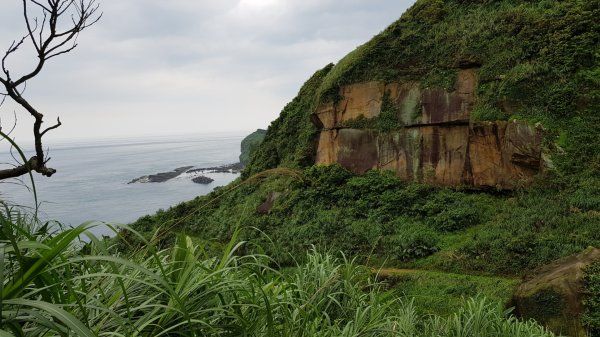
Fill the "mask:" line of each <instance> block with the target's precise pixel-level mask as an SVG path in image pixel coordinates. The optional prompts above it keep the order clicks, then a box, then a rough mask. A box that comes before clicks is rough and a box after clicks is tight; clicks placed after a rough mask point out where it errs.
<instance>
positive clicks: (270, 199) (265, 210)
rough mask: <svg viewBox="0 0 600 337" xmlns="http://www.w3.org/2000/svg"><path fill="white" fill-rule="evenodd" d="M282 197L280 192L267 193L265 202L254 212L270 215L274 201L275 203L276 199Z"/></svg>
mask: <svg viewBox="0 0 600 337" xmlns="http://www.w3.org/2000/svg"><path fill="white" fill-rule="evenodd" d="M282 195H283V193H282V192H269V194H267V198H266V200H265V201H264V202H263V203H262V204H260V205H259V206H258V207H257V208H256V212H258V214H269V213H271V209H273V205H274V204H275V201H277V199H279V198H280V197H281V196H282Z"/></svg>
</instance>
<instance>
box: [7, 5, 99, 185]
mask: <svg viewBox="0 0 600 337" xmlns="http://www.w3.org/2000/svg"><path fill="white" fill-rule="evenodd" d="M22 2H23V12H22V15H23V17H24V19H25V25H26V27H27V31H26V33H25V34H24V36H23V37H22V38H20V39H18V40H14V41H13V42H12V44H11V45H10V47H9V48H8V50H7V51H6V53H5V54H4V56H3V57H2V62H1V67H2V73H0V84H1V86H0V105H1V103H2V102H4V100H5V99H7V98H10V99H12V100H14V101H15V102H16V103H18V104H19V105H20V106H21V107H22V108H24V109H25V110H26V111H27V112H28V113H29V114H30V115H31V116H33V118H34V123H33V139H34V145H35V155H34V156H33V157H31V158H30V159H29V160H28V161H26V162H24V163H18V164H17V165H15V166H14V167H12V168H9V169H1V170H0V180H3V179H8V178H15V177H19V176H22V175H24V174H27V173H29V172H31V171H35V172H38V173H41V174H42V175H44V176H47V177H50V176H52V175H53V174H54V173H55V172H56V170H55V169H53V168H50V167H48V166H46V164H47V163H48V160H49V158H46V157H45V154H46V153H45V152H44V148H43V146H42V137H44V135H45V134H46V133H47V132H49V131H51V130H54V129H56V128H58V127H59V126H61V122H60V118H57V121H56V124H54V125H52V126H49V127H47V128H42V124H43V123H44V120H43V119H44V115H43V114H42V113H41V112H39V111H38V110H37V109H36V108H35V107H34V106H33V105H31V104H30V103H29V101H28V100H27V99H26V98H25V97H24V96H23V94H24V91H25V88H26V86H27V81H29V80H31V79H32V78H34V77H35V76H37V75H38V74H39V73H40V71H42V69H43V68H44V66H45V65H46V62H47V61H48V60H50V59H51V58H53V57H55V56H59V55H62V54H65V53H68V52H70V51H72V50H73V49H75V47H77V38H78V36H79V33H80V32H82V31H83V30H84V29H86V28H88V27H90V26H91V25H93V24H95V23H96V22H98V20H99V19H100V17H101V16H102V13H101V12H99V11H98V8H99V5H98V4H97V2H96V0H22ZM34 12H35V13H38V15H34V14H33V13H34ZM24 43H31V44H32V46H33V48H34V50H35V52H36V54H37V55H36V56H37V62H36V64H35V65H34V67H33V69H32V70H31V71H29V72H27V73H25V74H24V75H20V76H17V77H13V76H12V74H11V72H10V70H9V69H8V67H7V62H6V61H7V60H8V59H9V58H10V57H11V55H14V53H15V52H16V51H17V50H18V49H19V48H20V47H22V46H23V44H24ZM2 87H3V88H2ZM0 131H1V128H0ZM2 134H4V133H2ZM4 135H5V134H4Z"/></svg>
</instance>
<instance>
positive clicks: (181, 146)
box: [0, 133, 246, 235]
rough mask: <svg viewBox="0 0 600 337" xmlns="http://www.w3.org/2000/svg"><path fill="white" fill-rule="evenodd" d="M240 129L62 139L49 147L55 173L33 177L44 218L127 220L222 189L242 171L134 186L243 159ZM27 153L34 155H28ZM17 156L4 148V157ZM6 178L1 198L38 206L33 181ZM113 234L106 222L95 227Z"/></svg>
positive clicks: (1, 155)
mask: <svg viewBox="0 0 600 337" xmlns="http://www.w3.org/2000/svg"><path fill="white" fill-rule="evenodd" d="M245 136H246V134H242V133H214V134H201V135H195V136H163V137H148V138H128V139H112V140H96V141H85V142H63V143H57V144H52V145H50V152H49V153H50V157H51V158H52V159H51V160H50V162H49V164H48V166H49V167H52V168H55V169H56V170H57V173H56V174H55V175H53V176H52V177H50V178H47V177H43V176H41V175H39V174H34V179H35V185H36V189H37V194H38V202H39V204H40V207H39V217H40V219H42V220H43V221H47V220H56V221H59V222H61V223H63V224H65V225H72V226H76V225H79V224H81V223H83V222H86V221H100V222H106V223H114V224H127V223H131V222H133V221H135V220H136V219H138V218H139V217H141V216H143V215H146V214H152V213H155V212H156V211H157V210H159V209H167V208H168V207H170V206H173V205H176V204H178V203H180V202H182V201H186V200H190V199H193V198H194V197H196V196H200V195H205V194H208V193H209V192H210V191H212V190H213V189H214V188H215V187H217V186H223V185H226V184H228V183H230V182H231V181H233V180H235V179H236V178H237V177H238V176H239V174H233V173H206V174H205V176H207V177H210V178H212V179H214V181H213V182H212V183H210V184H208V185H202V184H197V183H194V182H192V181H191V177H190V176H189V175H187V174H184V175H181V176H179V177H177V178H174V179H171V180H168V181H166V182H161V183H135V184H128V182H130V181H131V180H132V179H135V178H138V177H140V176H144V175H150V174H156V173H159V172H168V171H172V170H174V169H176V168H179V167H184V166H194V167H196V168H205V167H217V166H221V165H227V164H232V163H236V162H238V156H239V154H240V142H241V140H242V139H243V138H244V137H245ZM26 156H27V158H29V157H30V156H31V153H26ZM11 160H12V159H11V157H10V154H9V153H8V152H7V151H6V149H4V148H3V149H2V150H0V162H3V163H6V162H10V161H11ZM21 180H22V183H18V182H17V181H15V180H11V181H2V182H0V199H2V200H5V201H8V202H9V203H10V204H14V205H20V206H23V207H25V208H32V207H33V206H34V205H35V202H34V198H33V194H32V193H31V192H30V191H29V190H28V188H27V187H25V186H23V184H26V185H28V186H30V185H31V184H30V182H29V178H28V177H27V176H25V177H22V179H21ZM92 231H93V232H94V233H95V234H97V235H112V232H111V231H110V230H109V229H108V228H107V227H106V226H104V225H99V226H97V227H95V228H94V229H93V230H92Z"/></svg>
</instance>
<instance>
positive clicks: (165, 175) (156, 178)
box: [128, 166, 193, 184]
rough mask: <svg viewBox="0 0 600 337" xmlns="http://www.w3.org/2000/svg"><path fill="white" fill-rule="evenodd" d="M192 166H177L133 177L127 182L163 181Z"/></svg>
mask: <svg viewBox="0 0 600 337" xmlns="http://www.w3.org/2000/svg"><path fill="white" fill-rule="evenodd" d="M192 167H193V166H183V167H179V168H176V169H174V170H173V171H171V172H161V173H157V174H151V175H147V176H141V177H139V178H136V179H133V180H132V181H130V182H129V183H128V184H133V183H163V182H165V181H167V180H171V179H173V178H175V177H178V176H180V175H181V174H183V173H185V172H186V171H187V170H189V169H191V168H192Z"/></svg>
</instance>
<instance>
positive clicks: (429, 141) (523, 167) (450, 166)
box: [312, 69, 542, 189]
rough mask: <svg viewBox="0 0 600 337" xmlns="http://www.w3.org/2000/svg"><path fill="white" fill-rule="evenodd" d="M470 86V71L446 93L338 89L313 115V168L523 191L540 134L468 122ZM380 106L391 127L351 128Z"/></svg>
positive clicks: (398, 86)
mask: <svg viewBox="0 0 600 337" xmlns="http://www.w3.org/2000/svg"><path fill="white" fill-rule="evenodd" d="M476 86H477V69H462V70H460V71H458V75H457V79H456V84H455V86H454V88H455V89H454V90H453V91H447V90H444V89H442V88H430V87H423V86H422V85H421V84H420V83H418V82H403V83H383V82H380V81H371V82H365V83H357V84H352V85H347V86H343V87H341V88H340V97H341V99H340V100H339V101H337V102H333V101H328V102H324V103H321V104H320V105H319V106H318V108H317V110H316V112H315V113H314V114H313V118H312V120H313V122H314V124H315V125H316V126H317V127H318V128H319V129H320V136H319V141H318V147H317V155H316V159H315V163H316V164H326V165H328V164H334V163H338V164H340V165H342V166H343V167H345V168H347V169H348V170H350V171H352V172H354V173H359V174H360V173H364V172H366V171H368V170H372V169H385V170H392V171H394V172H396V174H397V175H398V176H400V177H402V178H405V179H409V180H415V181H421V182H427V183H432V184H439V185H446V186H467V187H475V188H497V189H515V188H517V187H520V186H524V185H526V184H527V183H528V182H529V181H530V180H531V178H532V177H533V176H535V175H536V174H538V173H539V172H540V171H541V170H542V159H541V158H542V130H541V127H535V126H533V125H530V124H528V123H526V122H519V121H516V120H512V121H485V122H478V121H474V120H473V119H472V118H471V112H472V110H473V106H474V104H475V101H476V99H477V98H476V95H475V89H476ZM386 100H388V101H389V102H388V104H387V106H386V107H387V109H390V108H391V111H390V112H391V113H392V114H394V116H393V117H395V118H396V120H397V121H399V125H398V127H396V128H394V129H393V130H380V129H377V128H369V127H363V128H355V127H352V124H356V123H355V122H356V121H362V122H363V124H369V123H368V120H375V119H377V118H379V117H381V114H382V108H383V107H384V105H386V104H385V102H384V101H386ZM365 121H367V122H366V123H365ZM371 124H374V123H371Z"/></svg>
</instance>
